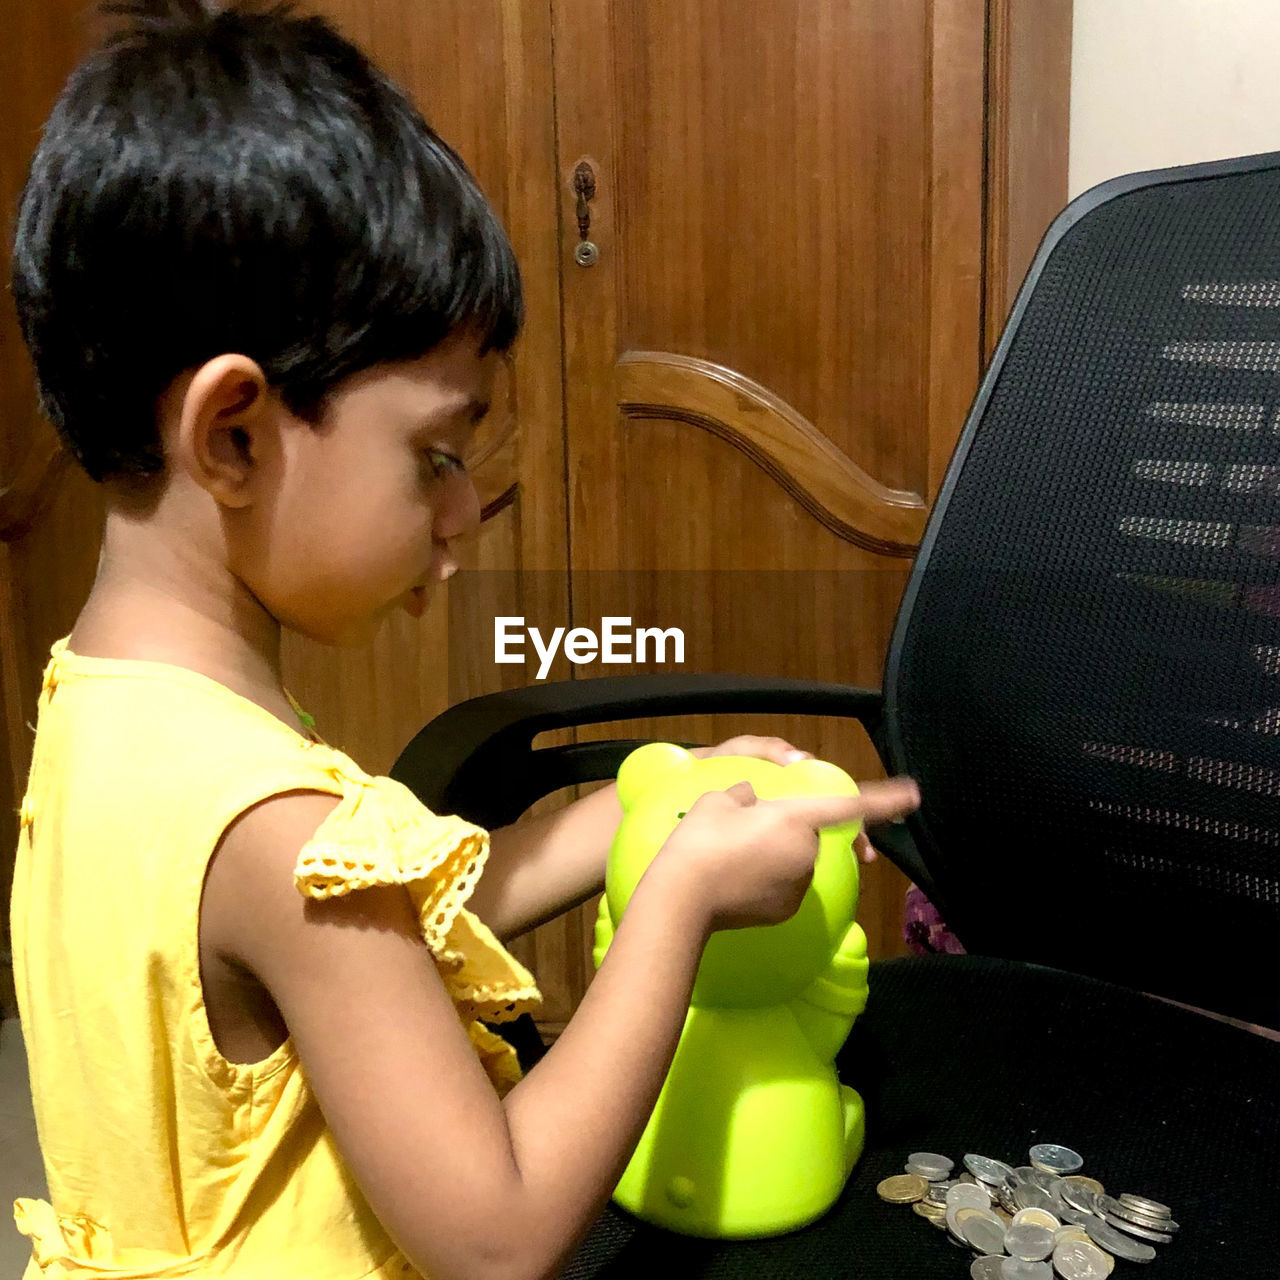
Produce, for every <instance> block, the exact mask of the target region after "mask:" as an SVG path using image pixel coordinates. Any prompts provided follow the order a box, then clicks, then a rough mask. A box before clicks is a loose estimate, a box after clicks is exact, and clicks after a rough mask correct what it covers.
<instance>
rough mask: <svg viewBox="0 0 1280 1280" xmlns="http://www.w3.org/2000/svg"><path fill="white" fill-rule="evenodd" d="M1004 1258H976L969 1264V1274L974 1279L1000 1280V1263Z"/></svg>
mask: <svg viewBox="0 0 1280 1280" xmlns="http://www.w3.org/2000/svg"><path fill="white" fill-rule="evenodd" d="M1003 1261H1004V1259H1003V1258H999V1257H992V1256H987V1257H985V1258H974V1260H973V1261H972V1262H971V1263H970V1264H969V1275H970V1277H971V1278H972V1280H1000V1264H1001V1263H1002V1262H1003Z"/></svg>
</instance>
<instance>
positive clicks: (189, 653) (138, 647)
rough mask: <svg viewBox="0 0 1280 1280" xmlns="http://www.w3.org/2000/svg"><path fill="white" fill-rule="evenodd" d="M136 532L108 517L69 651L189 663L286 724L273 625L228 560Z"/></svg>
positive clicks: (288, 715) (288, 713)
mask: <svg viewBox="0 0 1280 1280" xmlns="http://www.w3.org/2000/svg"><path fill="white" fill-rule="evenodd" d="M141 533H142V531H140V530H139V529H138V527H137V526H136V525H135V524H132V522H128V521H121V520H120V519H119V518H116V517H113V516H112V515H111V514H108V518H107V527H106V532H105V534H104V537H103V544H102V553H101V556H100V557H99V561H98V573H97V577H96V579H95V580H94V584H93V589H92V590H91V591H90V593H89V598H88V600H87V601H86V603H85V606H84V608H83V610H82V611H81V613H80V616H79V617H78V618H77V620H76V624H75V628H74V629H73V631H72V633H71V637H70V641H69V644H68V647H69V648H70V649H71V651H72V652H73V653H79V654H83V655H84V656H85V657H100V658H128V659H134V660H138V661H144V662H164V663H169V664H171V665H173V666H179V667H186V668H187V669H189V670H191V671H197V672H199V673H200V674H201V675H205V676H208V677H209V678H210V679H212V680H216V681H218V683H219V684H223V685H226V686H227V688H229V689H231V690H233V691H234V692H236V693H238V694H240V695H241V696H242V697H245V698H248V699H250V700H251V701H253V702H256V703H258V704H259V705H260V706H262V707H265V708H266V709H267V710H268V711H270V712H271V713H272V714H273V715H276V716H279V717H280V718H281V719H282V720H285V721H286V722H289V723H292V722H293V721H294V720H295V714H294V712H293V709H292V707H291V706H290V704H289V700H288V698H287V696H286V694H285V692H284V688H283V684H282V679H281V672H280V624H279V623H278V622H277V621H276V620H275V618H273V617H272V616H271V614H269V613H268V612H267V611H266V609H264V608H263V606H262V605H261V604H260V603H259V602H258V601H257V600H256V599H255V598H254V597H253V596H252V594H251V593H250V592H249V591H248V589H247V588H246V587H245V586H244V584H243V583H241V582H240V581H239V580H238V579H237V578H236V577H235V576H234V574H232V573H231V572H230V571H229V570H228V569H226V568H225V566H223V565H220V564H217V563H215V562H212V561H210V560H208V559H206V558H203V557H201V556H199V555H198V554H194V553H192V551H191V548H190V547H180V546H179V547H175V546H173V545H172V544H169V543H168V542H167V540H165V539H163V538H159V539H157V538H155V537H154V530H152V531H151V535H150V536H145V535H143V536H140V534H141Z"/></svg>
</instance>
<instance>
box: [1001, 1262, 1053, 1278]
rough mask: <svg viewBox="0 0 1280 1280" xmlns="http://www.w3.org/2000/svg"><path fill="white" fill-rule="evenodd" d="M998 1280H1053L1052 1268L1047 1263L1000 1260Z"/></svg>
mask: <svg viewBox="0 0 1280 1280" xmlns="http://www.w3.org/2000/svg"><path fill="white" fill-rule="evenodd" d="M1000 1280H1053V1268H1052V1267H1051V1266H1050V1265H1049V1264H1048V1263H1047V1262H1028V1261H1027V1260H1026V1259H1025V1258H1002V1259H1001V1260H1000Z"/></svg>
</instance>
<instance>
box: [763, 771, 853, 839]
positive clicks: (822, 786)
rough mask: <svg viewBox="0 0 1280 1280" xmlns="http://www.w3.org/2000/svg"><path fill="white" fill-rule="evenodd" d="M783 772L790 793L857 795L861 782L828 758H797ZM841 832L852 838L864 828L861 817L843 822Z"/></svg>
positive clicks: (838, 828) (839, 827)
mask: <svg viewBox="0 0 1280 1280" xmlns="http://www.w3.org/2000/svg"><path fill="white" fill-rule="evenodd" d="M782 776H783V778H784V780H785V782H786V794H787V795H793V796H794V795H806V796H856V795H857V794H858V784H857V783H856V782H854V780H853V779H852V778H851V777H849V775H848V774H847V773H845V771H844V770H843V769H842V768H840V766H839V765H836V764H828V763H827V761H825V760H797V761H796V763H795V764H789V765H787V766H786V767H785V768H784V769H783V771H782ZM829 830H838V831H839V832H840V834H841V835H843V836H846V837H847V838H848V839H850V840H852V839H853V838H854V837H855V836H856V835H857V834H858V832H859V831H861V830H862V823H861V822H860V821H856V820H855V821H853V822H842V823H840V824H839V826H838V827H833V828H829Z"/></svg>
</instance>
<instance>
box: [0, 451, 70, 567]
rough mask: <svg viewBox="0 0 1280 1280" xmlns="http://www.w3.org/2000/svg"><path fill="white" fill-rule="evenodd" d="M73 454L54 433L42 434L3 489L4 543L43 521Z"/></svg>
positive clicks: (0, 536)
mask: <svg viewBox="0 0 1280 1280" xmlns="http://www.w3.org/2000/svg"><path fill="white" fill-rule="evenodd" d="M70 464H71V455H70V454H69V453H68V452H67V451H66V449H65V448H64V447H63V444H62V441H61V440H59V439H58V437H57V436H55V435H54V434H53V433H52V431H49V430H47V429H46V430H45V431H43V432H41V434H40V438H39V439H38V440H37V442H36V443H35V444H34V445H32V446H31V448H30V449H28V450H27V454H26V457H24V458H23V460H22V463H21V465H20V466H19V467H18V473H17V475H15V476H14V478H13V480H12V481H10V483H9V484H7V485H4V486H3V487H0V542H16V541H17V540H18V539H19V538H21V537H23V536H24V535H25V534H26V533H27V532H28V531H29V530H30V529H31V526H32V525H33V524H35V522H36V521H37V520H38V519H39V518H40V513H41V512H42V511H44V509H45V508H46V507H47V506H48V505H49V503H50V502H52V501H53V498H54V494H55V493H56V492H57V488H58V481H59V480H61V479H62V476H63V474H64V473H65V472H66V470H67V468H68V466H70Z"/></svg>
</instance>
